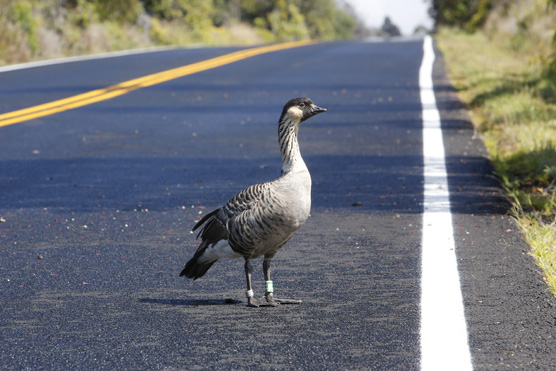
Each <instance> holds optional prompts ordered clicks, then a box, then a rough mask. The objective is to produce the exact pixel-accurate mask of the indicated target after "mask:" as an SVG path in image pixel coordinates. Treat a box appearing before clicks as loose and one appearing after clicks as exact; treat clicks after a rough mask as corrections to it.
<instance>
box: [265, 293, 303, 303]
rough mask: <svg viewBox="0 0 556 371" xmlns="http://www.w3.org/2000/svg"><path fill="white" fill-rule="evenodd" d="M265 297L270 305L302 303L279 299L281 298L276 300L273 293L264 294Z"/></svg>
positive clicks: (294, 300) (295, 300)
mask: <svg viewBox="0 0 556 371" xmlns="http://www.w3.org/2000/svg"><path fill="white" fill-rule="evenodd" d="M264 296H265V297H266V301H267V302H268V303H276V305H278V304H301V303H302V301H301V300H297V299H281V298H280V299H279V298H275V297H274V295H273V294H272V293H271V292H266V293H265V294H264Z"/></svg>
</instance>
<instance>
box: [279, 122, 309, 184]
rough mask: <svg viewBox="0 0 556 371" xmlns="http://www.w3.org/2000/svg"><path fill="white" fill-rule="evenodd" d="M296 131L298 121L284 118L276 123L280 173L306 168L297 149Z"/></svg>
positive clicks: (297, 129)
mask: <svg viewBox="0 0 556 371" xmlns="http://www.w3.org/2000/svg"><path fill="white" fill-rule="evenodd" d="M298 131H299V123H298V122H294V121H293V120H291V119H284V120H283V121H281V122H280V124H279V125H278V142H279V144H280V152H281V153H282V174H286V173H289V172H300V171H304V170H307V166H306V165H305V162H304V161H303V158H301V152H300V151H299V143H298V142H297V133H298Z"/></svg>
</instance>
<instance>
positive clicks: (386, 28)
mask: <svg viewBox="0 0 556 371" xmlns="http://www.w3.org/2000/svg"><path fill="white" fill-rule="evenodd" d="M380 30H381V31H382V32H384V33H385V34H386V35H387V36H401V34H402V33H401V32H400V29H399V28H398V26H396V25H395V24H393V23H392V21H391V20H390V17H388V16H386V17H385V18H384V23H383V24H382V27H380Z"/></svg>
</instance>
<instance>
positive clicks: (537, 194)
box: [437, 29, 556, 295]
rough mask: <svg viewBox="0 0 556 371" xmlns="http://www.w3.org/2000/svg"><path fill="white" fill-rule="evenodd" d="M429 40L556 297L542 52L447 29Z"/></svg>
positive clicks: (554, 124)
mask: <svg viewBox="0 0 556 371" xmlns="http://www.w3.org/2000/svg"><path fill="white" fill-rule="evenodd" d="M437 40H438V43H439V47H440V49H441V50H442V52H443V53H444V56H445V60H446V64H447V68H448V71H449V73H450V77H451V79H452V81H453V83H454V86H455V88H456V89H457V90H458V91H459V92H460V96H461V98H462V100H463V101H464V102H465V103H466V104H467V105H468V108H469V111H470V115H471V119H472V121H473V123H474V125H475V126H476V127H477V130H478V132H479V133H480V135H481V137H482V138H483V140H484V143H485V145H486V147H487V149H488V151H489V153H490V156H491V159H492V161H493V163H494V166H495V169H496V172H497V173H498V175H499V177H500V179H501V181H502V183H503V186H504V188H505V189H506V192H507V195H508V197H509V198H510V199H511V200H512V202H513V210H512V213H513V215H514V216H515V218H516V220H517V223H518V225H519V227H520V228H521V230H522V232H523V235H524V238H525V240H526V242H527V243H528V244H529V245H530V246H531V255H532V256H533V257H534V258H535V260H536V262H537V264H538V265H539V266H540V267H541V268H542V270H543V274H544V278H545V281H546V282H547V284H548V285H549V288H550V290H551V291H552V293H553V294H555V295H556V99H555V94H554V92H555V91H556V82H555V81H553V80H551V79H550V78H548V77H546V74H545V73H544V70H543V68H544V65H543V63H541V62H542V55H547V54H548V53H549V52H550V50H549V48H550V44H549V43H546V42H544V43H543V42H541V41H540V40H538V39H535V38H533V37H531V38H527V37H524V36H523V35H520V37H519V43H516V42H515V40H516V38H515V37H508V36H507V35H500V34H491V35H486V34H485V33H484V32H477V33H475V34H468V33H464V32H461V31H456V30H453V29H441V30H440V32H439V33H438V35H437Z"/></svg>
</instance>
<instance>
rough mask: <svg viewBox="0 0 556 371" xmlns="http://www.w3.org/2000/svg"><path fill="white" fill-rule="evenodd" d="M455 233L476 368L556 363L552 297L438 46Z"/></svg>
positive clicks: (436, 74) (439, 87) (440, 100)
mask: <svg viewBox="0 0 556 371" xmlns="http://www.w3.org/2000/svg"><path fill="white" fill-rule="evenodd" d="M435 52H436V55H437V59H436V62H435V66H434V71H435V72H434V76H433V79H434V84H435V93H436V98H437V102H438V107H439V111H440V115H441V119H442V125H443V130H444V141H445V148H446V158H447V167H448V173H449V183H450V189H451V195H452V196H451V198H452V208H453V218H454V238H455V242H456V249H457V255H458V264H459V270H460V276H461V282H462V290H463V297H464V302H465V310H466V317H467V321H468V330H469V343H470V347H471V352H472V357H473V361H474V362H473V363H474V366H475V368H476V369H500V368H503V369H506V368H511V369H513V368H524V367H527V368H531V367H534V368H539V369H551V368H554V367H556V354H554V353H553V349H555V347H556V340H555V339H554V335H553V328H554V325H555V324H556V311H555V300H554V297H553V296H552V295H551V294H550V293H549V292H548V288H547V286H546V285H545V283H544V282H543V279H542V273H541V272H540V269H539V268H538V267H537V266H536V265H535V263H534V260H533V258H532V257H531V256H530V255H529V246H528V245H527V244H526V243H525V242H524V240H523V238H522V236H521V233H520V231H519V228H518V226H517V225H516V223H515V221H514V219H513V218H512V217H511V216H510V214H509V207H510V206H509V203H508V202H507V201H506V200H505V198H504V195H503V191H502V189H501V186H500V183H499V182H498V179H497V178H496V176H495V175H494V169H493V167H492V165H491V163H490V162H489V161H488V159H487V157H488V155H487V152H486V150H485V148H484V145H483V143H482V141H481V140H480V138H479V137H478V136H477V135H476V133H474V130H473V126H472V124H471V120H470V118H469V116H468V114H467V110H466V108H465V106H464V105H463V104H462V103H461V102H460V100H459V97H458V94H457V92H456V91H455V90H454V89H453V88H452V85H451V83H450V80H449V78H448V77H447V74H446V70H445V65H444V59H443V57H442V54H441V52H440V51H439V50H438V49H436V50H435Z"/></svg>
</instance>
